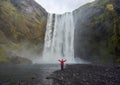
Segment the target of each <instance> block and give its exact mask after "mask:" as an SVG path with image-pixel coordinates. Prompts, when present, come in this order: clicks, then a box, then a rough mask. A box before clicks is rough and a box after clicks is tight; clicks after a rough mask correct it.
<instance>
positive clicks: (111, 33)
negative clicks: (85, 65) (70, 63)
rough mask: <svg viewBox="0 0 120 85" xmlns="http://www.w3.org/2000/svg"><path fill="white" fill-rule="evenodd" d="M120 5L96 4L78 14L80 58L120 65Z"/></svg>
mask: <svg viewBox="0 0 120 85" xmlns="http://www.w3.org/2000/svg"><path fill="white" fill-rule="evenodd" d="M119 2H120V0H96V1H94V2H92V3H88V4H86V5H84V6H82V7H80V8H78V9H76V10H75V11H74V13H73V14H74V18H75V56H76V57H80V58H83V59H86V60H90V61H92V62H98V63H99V62H104V63H108V62H109V63H111V62H115V63H118V62H119V61H120V46H119V44H120V36H119V34H120V24H119V22H120V18H119V17H120V15H119V12H120V11H119V10H120V8H119ZM115 30H116V31H115Z"/></svg>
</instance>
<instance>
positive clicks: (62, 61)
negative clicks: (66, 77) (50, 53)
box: [58, 59, 67, 70]
mask: <svg viewBox="0 0 120 85" xmlns="http://www.w3.org/2000/svg"><path fill="white" fill-rule="evenodd" d="M58 61H59V62H60V64H61V70H63V69H64V62H66V61H67V60H66V59H65V60H63V59H61V60H58Z"/></svg>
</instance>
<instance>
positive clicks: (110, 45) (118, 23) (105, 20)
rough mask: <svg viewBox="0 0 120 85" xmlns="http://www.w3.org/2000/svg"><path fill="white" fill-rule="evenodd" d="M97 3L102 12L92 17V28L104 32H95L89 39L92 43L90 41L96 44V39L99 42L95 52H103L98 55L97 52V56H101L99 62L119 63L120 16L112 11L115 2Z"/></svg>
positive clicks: (106, 0) (109, 0)
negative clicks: (111, 60)
mask: <svg viewBox="0 0 120 85" xmlns="http://www.w3.org/2000/svg"><path fill="white" fill-rule="evenodd" d="M98 1H99V3H101V4H99V5H98V6H99V8H101V6H103V8H102V11H103V12H101V14H99V15H98V16H94V17H93V20H92V27H93V29H94V30H97V29H98V28H99V29H104V30H103V31H101V33H100V31H98V32H96V34H95V35H93V37H92V38H91V39H92V40H93V41H92V40H91V41H92V42H96V39H98V40H99V42H98V43H97V45H98V46H96V47H97V48H96V51H97V50H99V49H103V50H104V51H102V53H100V50H99V53H100V54H98V55H101V60H102V61H103V62H107V61H109V59H110V58H111V59H113V62H114V63H120V15H119V14H117V12H116V10H115V9H114V8H115V5H116V4H115V1H114V2H113V1H112V0H104V1H103V0H102V1H100V0H98ZM97 4H98V3H97ZM97 4H96V5H97ZM101 34H102V35H101ZM104 34H105V35H104ZM95 36H96V37H95ZM93 53H94V52H93ZM101 60H100V61H101Z"/></svg>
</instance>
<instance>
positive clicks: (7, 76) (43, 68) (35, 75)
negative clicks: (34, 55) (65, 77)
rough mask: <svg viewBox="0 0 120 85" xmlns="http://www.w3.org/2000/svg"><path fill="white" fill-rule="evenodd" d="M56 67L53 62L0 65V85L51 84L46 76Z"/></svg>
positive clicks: (57, 67)
mask: <svg viewBox="0 0 120 85" xmlns="http://www.w3.org/2000/svg"><path fill="white" fill-rule="evenodd" d="M58 69H59V66H58V65H55V64H51V65H48V64H33V65H0V85H52V84H51V83H52V81H50V80H47V79H46V77H47V76H49V75H50V74H51V73H52V72H53V71H55V70H58Z"/></svg>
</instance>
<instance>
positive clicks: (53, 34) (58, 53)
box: [42, 12, 75, 63]
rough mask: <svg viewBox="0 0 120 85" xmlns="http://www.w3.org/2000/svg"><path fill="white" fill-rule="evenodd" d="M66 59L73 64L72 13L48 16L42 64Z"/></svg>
mask: <svg viewBox="0 0 120 85" xmlns="http://www.w3.org/2000/svg"><path fill="white" fill-rule="evenodd" d="M58 59H67V62H69V63H74V62H75V61H74V21H73V14H72V12H69V13H65V14H61V15H60V14H48V20H47V26H46V35H45V45H44V51H43V58H42V62H46V63H55V62H58Z"/></svg>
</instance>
